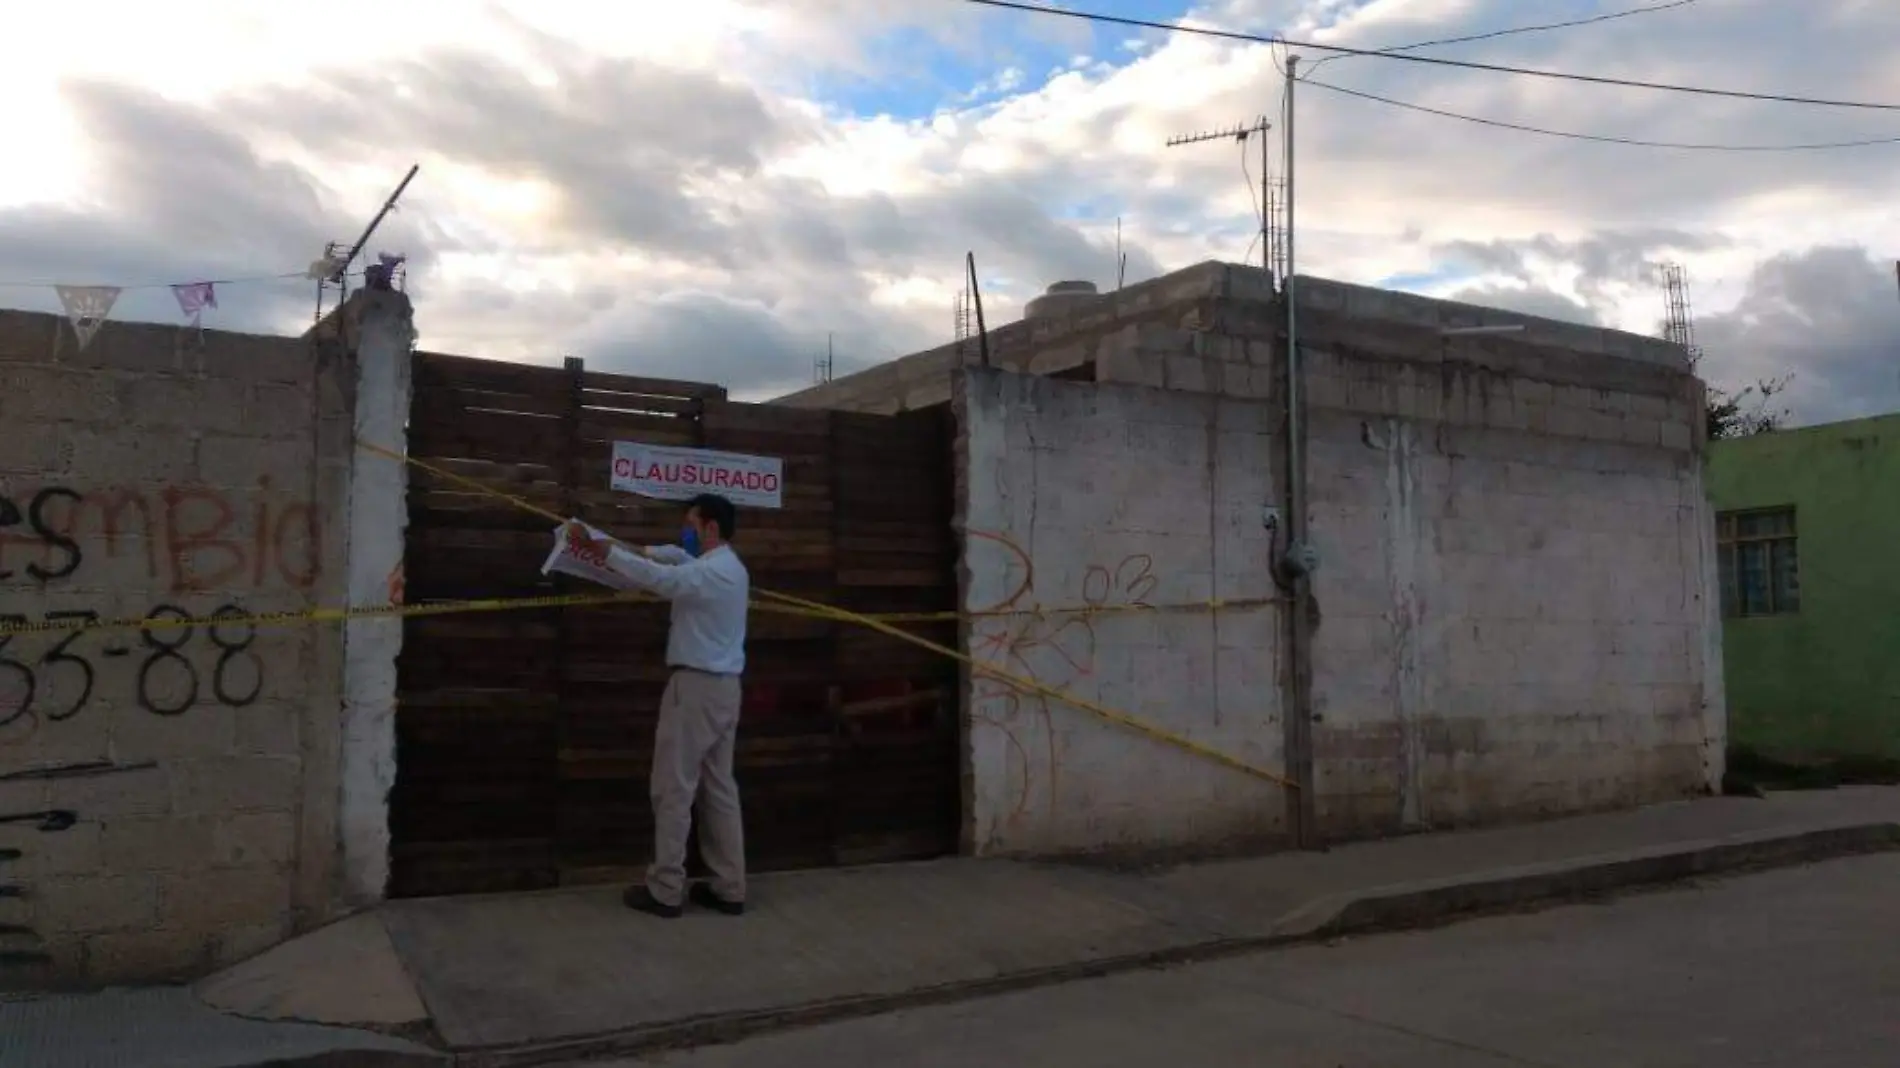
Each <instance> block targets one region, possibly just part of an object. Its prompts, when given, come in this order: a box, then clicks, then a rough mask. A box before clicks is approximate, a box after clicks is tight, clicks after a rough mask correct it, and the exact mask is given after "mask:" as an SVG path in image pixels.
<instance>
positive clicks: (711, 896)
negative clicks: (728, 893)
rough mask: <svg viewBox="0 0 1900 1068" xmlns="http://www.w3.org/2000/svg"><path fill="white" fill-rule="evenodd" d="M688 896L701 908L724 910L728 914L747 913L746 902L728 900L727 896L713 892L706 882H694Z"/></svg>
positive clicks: (740, 914) (741, 914)
mask: <svg viewBox="0 0 1900 1068" xmlns="http://www.w3.org/2000/svg"><path fill="white" fill-rule="evenodd" d="M686 897H687V898H688V899H689V900H691V901H692V903H693V904H695V905H698V906H699V907H700V908H705V909H711V910H713V911H714V912H723V913H725V914H726V915H728V916H743V915H745V902H743V901H727V900H726V899H725V898H723V897H720V896H719V895H718V894H715V893H713V889H712V887H710V886H707V885H706V884H705V883H694V884H693V888H692V889H690V890H688V891H687V892H686Z"/></svg>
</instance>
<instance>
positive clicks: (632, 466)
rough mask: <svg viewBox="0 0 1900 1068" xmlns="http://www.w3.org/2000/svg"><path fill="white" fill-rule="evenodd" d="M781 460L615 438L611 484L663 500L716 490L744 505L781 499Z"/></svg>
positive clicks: (780, 503) (765, 505) (774, 503)
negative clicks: (670, 446)
mask: <svg viewBox="0 0 1900 1068" xmlns="http://www.w3.org/2000/svg"><path fill="white" fill-rule="evenodd" d="M783 481H784V464H783V463H782V462H781V461H779V460H778V459H777V458H775V457H770V456H745V455H741V454H739V453H735V452H713V451H711V450H710V449H675V448H667V447H665V446H660V445H641V444H639V443H637V442H632V441H616V442H614V459H613V488H614V489H617V490H620V491H621V492H623V493H637V494H639V495H640V496H642V497H652V498H654V499H656V500H662V501H684V500H690V499H692V498H693V497H695V496H697V495H699V494H701V493H717V494H719V495H720V496H722V497H725V498H726V499H727V500H729V501H731V502H732V503H734V504H738V505H745V506H746V507H749V508H780V507H783V505H784V494H783Z"/></svg>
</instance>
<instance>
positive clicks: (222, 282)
mask: <svg viewBox="0 0 1900 1068" xmlns="http://www.w3.org/2000/svg"><path fill="white" fill-rule="evenodd" d="M358 273H361V272H358ZM289 278H295V279H300V280H304V281H308V280H309V275H308V273H306V272H304V271H290V272H288V273H285V274H254V275H249V276H247V277H243V278H193V279H191V280H189V281H185V282H142V283H139V284H138V285H129V286H114V287H113V288H114V289H118V290H133V289H170V288H171V287H173V286H191V285H214V286H235V285H243V284H246V283H250V282H281V281H283V280H285V279H289ZM79 284H81V283H77V282H72V281H66V282H4V281H0V289H51V288H53V287H54V286H64V285H79ZM86 284H91V283H86Z"/></svg>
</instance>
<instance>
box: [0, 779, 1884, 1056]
mask: <svg viewBox="0 0 1900 1068" xmlns="http://www.w3.org/2000/svg"><path fill="white" fill-rule="evenodd" d="M1890 848H1900V789H1893V788H1864V789H1844V790H1838V791H1829V792H1822V793H1806V794H1785V795H1776V796H1774V797H1772V798H1770V799H1768V800H1742V799H1712V800H1705V801H1694V802H1683V803H1680V804H1672V805H1661V806H1655V807H1652V808H1648V809H1642V810H1638V811H1634V812H1623V813H1614V814H1607V815H1600V816H1589V817H1580V818H1575V819H1567V820H1560V821H1555V822H1551V823H1545V824H1539V825H1534V826H1523V827H1514V828H1506V829H1499V830H1490V831H1475V832H1465V833H1455V834H1441V835H1431V836H1419V837H1415V838H1406V839H1398V840H1391V841H1385V842H1374V843H1366V844H1361V845H1353V846H1346V847H1342V848H1339V849H1335V850H1333V851H1331V852H1329V853H1324V854H1286V855H1277V856H1269V857H1261V858H1254V859H1245V860H1232V861H1222V862H1216V863H1206V864H1197V865H1188V866H1181V867H1175V868H1171V869H1154V870H1138V871H1130V870H1116V869H1112V868H1108V867H1102V866H1089V865H1075V864H1055V863H1026V862H1010V861H988V860H984V861H978V860H944V861H937V862H932V863H926V864H910V865H894V866H889V867H879V868H863V869H854V870H834V871H819V872H804V873H797V874H787V875H776V876H769V877H764V878H760V879H758V880H757V882H756V884H755V889H754V898H753V901H752V903H751V909H750V911H749V912H748V914H747V915H746V916H745V917H744V918H741V919H732V918H729V917H724V916H718V915H713V914H708V913H704V912H690V913H689V914H688V916H687V917H686V918H685V919H683V920H680V921H674V922H666V921H660V920H655V919H652V918H649V917H646V916H642V915H637V914H632V913H629V912H628V911H627V910H626V909H624V908H622V907H621V906H620V904H619V900H618V898H619V888H617V887H600V888H584V889H574V890H560V891H549V892H544V893H535V894H516V895H503V896H491V897H468V898H444V899H435V900H424V901H402V902H394V903H391V904H389V905H386V906H384V907H382V908H380V909H378V910H376V911H375V912H372V913H369V914H366V915H363V916H359V917H356V918H354V919H352V920H350V921H346V922H345V923H343V924H339V925H337V926H335V927H332V928H328V929H326V930H324V931H319V932H317V933H315V934H313V935H310V936H308V937H306V938H304V939H299V940H298V941H296V942H293V943H290V944H288V945H285V946H282V947H279V948H278V949H275V950H272V951H270V952H269V953H266V954H264V955H263V956H261V957H259V958H256V959H254V960H252V961H249V962H247V963H245V964H243V965H240V966H238V967H237V968H234V969H231V970H230V971H228V972H226V973H224V974H222V975H219V976H215V977H213V978H212V979H209V980H207V981H205V982H204V983H201V984H200V985H199V987H198V988H197V989H198V993H199V994H200V996H201V997H202V998H203V999H204V1000H205V1001H206V1002H207V1003H209V1004H211V1005H213V1006H216V1007H217V1008H219V1009H222V1010H224V1011H225V1012H227V1013H231V1014H240V1015H243V1016H246V1017H250V1018H252V1019H254V1020H286V1021H287V1020H299V1021H304V1022H306V1023H317V1024H331V1025H342V1026H349V1027H374V1028H377V1029H380V1030H383V1031H392V1030H395V1031H405V1032H407V1031H415V1032H417V1033H421V1032H424V1031H429V1032H430V1033H432V1034H433V1036H434V1038H435V1039H436V1040H437V1041H438V1042H439V1044H440V1046H442V1047H444V1048H446V1049H447V1050H450V1051H453V1052H454V1054H455V1063H456V1064H458V1065H483V1066H486V1065H514V1064H535V1063H545V1062H548V1061H552V1060H559V1059H564V1058H578V1057H583V1056H590V1055H595V1054H609V1053H625V1052H632V1051H639V1050H645V1049H653V1048H658V1047H663V1046H674V1045H688V1044H693V1043H696V1042H703V1041H710V1040H715V1039H724V1038H731V1037H736V1036H738V1035H742V1034H746V1033H751V1032H755V1031H758V1030H762V1029H769V1028H774V1027H784V1026H791V1025H795V1024H800V1023H808V1022H812V1021H816V1020H821V1019H827V1018H835V1017H839V1016H844V1015H851V1014H855V1013H866V1012H875V1011H881V1010H885V1009H889V1008H894V1007H898V1006H902V1005H910V1004H917V1003H922V1002H928V1001H936V1000H946V999H951V998H957V997H969V996H974V995H978V994H982V993H988V992H994V991H998V990H1005V989H1012V988H1020V987H1024V986H1029V985H1035V984H1038V983H1047V982H1055V981H1060V980H1063V979H1068V978H1075V977H1081V976H1087V975H1093V974H1103V973H1106V972H1111V971H1116V970H1121V969H1128V968H1134V967H1141V966H1144V965H1151V964H1157V963H1165V962H1169V961H1177V960H1187V959H1193V958H1196V957H1202V956H1211V955H1216V954H1220V953H1230V952H1238V951H1243V950H1248V949H1257V948H1261V947H1265V946H1271V945H1274V944H1277V943H1280V942H1287V941H1295V940H1300V939H1311V938H1325V937H1333V936H1336V935H1340V934H1346V933H1351V932H1354V931H1362V930H1372V929H1378V928H1382V927H1389V926H1404V925H1409V924H1415V923H1426V922H1433V921H1438V920H1443V919H1448V918H1451V917H1455V916H1458V915H1464V914H1468V913H1470V912H1473V911H1483V910H1487V909H1493V908H1501V907H1512V906H1516V905H1521V904H1525V903H1529V902H1533V901H1539V900H1553V899H1561V898H1566V897H1575V896H1578V895H1580V894H1588V893H1594V892H1604V891H1609V890H1614V889H1617V888H1621V887H1629V886H1634V885H1640V884H1645V883H1655V882H1665V881H1670V880H1674V879H1680V878H1686V877H1692V876H1695V875H1698V874H1709V873H1714V872H1718V871H1729V870H1738V869H1741V868H1747V867H1759V866H1771V865H1775V864H1789V863H1800V862H1804V861H1808V860H1815V859H1821V858H1823V857H1829V856H1838V855H1842V854H1846V853H1854V852H1864V851H1870V850H1875V849H1890ZM46 1000H58V1001H62V1002H64V1001H68V1000H71V1001H72V1002H73V1003H74V1006H73V1007H72V1008H71V1009H70V1010H69V1011H66V1012H65V1014H64V1017H63V1018H64V1019H67V1020H68V1021H69V1022H75V1023H76V1022H77V1021H80V1020H82V1019H83V1018H84V1016H85V1009H84V1007H83V1003H84V1002H85V999H45V1000H42V1001H40V1002H35V1003H31V1004H38V1005H44V1004H45V1003H46ZM9 1009H10V1007H9V1006H8V1005H5V1004H0V1035H6V1036H9V1038H8V1044H9V1045H10V1044H11V1041H12V1039H11V1036H12V1035H13V1034H14V1033H15V1032H14V1025H15V1024H16V1023H17V1022H18V1018H17V1017H15V1016H10V1015H9ZM40 1015H41V1016H42V1017H45V1016H46V1013H45V1012H44V1011H42V1012H41V1014H40ZM234 1022H237V1021H234ZM109 1030H110V1029H109V1028H105V1029H104V1030H102V1029H101V1027H100V1026H98V1025H97V1024H96V1023H95V1024H94V1025H92V1026H79V1027H76V1029H75V1032H74V1033H73V1034H72V1035H71V1036H69V1038H68V1039H67V1040H66V1042H64V1043H61V1042H54V1041H51V1040H50V1037H48V1036H43V1037H42V1038H41V1043H42V1044H41V1046H40V1047H39V1048H40V1049H42V1050H45V1051H47V1052H49V1053H50V1054H51V1057H52V1059H50V1060H46V1059H35V1060H34V1061H32V1062H31V1063H34V1064H35V1065H43V1066H46V1068H65V1066H67V1065H81V1064H84V1065H94V1064H98V1065H105V1064H112V1065H124V1066H144V1065H148V1064H153V1065H156V1064H172V1063H182V1062H178V1061H166V1060H157V1059H153V1060H139V1059H128V1058H127V1057H125V1056H120V1057H119V1058H118V1059H112V1060H104V1059H99V1058H97V1057H94V1058H93V1059H90V1060H88V1059H81V1058H83V1053H81V1054H73V1053H69V1052H67V1050H74V1049H83V1048H84V1047H85V1044H86V1042H87V1041H95V1042H96V1041H97V1039H98V1037H99V1036H100V1035H101V1034H103V1033H105V1032H106V1031H109ZM343 1033H344V1034H348V1032H343ZM386 1041H387V1040H386ZM75 1043H76V1045H74V1044H75ZM363 1052H366V1053H367V1052H369V1051H367V1050H365V1051H363ZM375 1056H377V1057H378V1058H381V1059H379V1060H376V1061H364V1062H363V1063H375V1064H395V1063H424V1062H425V1061H426V1059H427V1057H428V1054H427V1051H426V1050H424V1049H423V1048H422V1047H419V1046H414V1045H413V1044H410V1043H403V1044H401V1047H400V1048H395V1047H390V1048H379V1049H377V1050H376V1051H375ZM62 1057H65V1058H66V1059H61V1058H62ZM390 1058H407V1060H392V1059H390ZM11 1063H14V1061H12V1060H9V1059H8V1056H7V1053H6V1050H5V1049H4V1048H0V1065H7V1064H11ZM21 1063H25V1062H21ZM192 1063H212V1062H209V1061H202V1060H201V1061H196V1062H192ZM217 1063H229V1064H239V1063H257V1064H266V1063H309V1064H317V1063H334V1064H352V1063H356V1062H355V1061H351V1060H347V1059H339V1060H334V1061H329V1062H320V1061H316V1060H309V1061H290V1060H285V1059H283V1058H281V1057H280V1058H279V1060H277V1061H270V1060H264V1059H258V1060H254V1061H250V1062H243V1061H220V1062H217Z"/></svg>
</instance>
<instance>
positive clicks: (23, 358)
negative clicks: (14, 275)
mask: <svg viewBox="0 0 1900 1068" xmlns="http://www.w3.org/2000/svg"><path fill="white" fill-rule="evenodd" d="M64 326H65V324H64V321H63V320H62V319H61V318H60V317H59V316H57V315H46V314H42V313H36V312H23V311H5V312H0V361H5V362H9V363H51V362H52V360H53V346H54V338H55V337H56V336H57V334H58V332H59V331H60V330H61V329H63V328H64Z"/></svg>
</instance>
